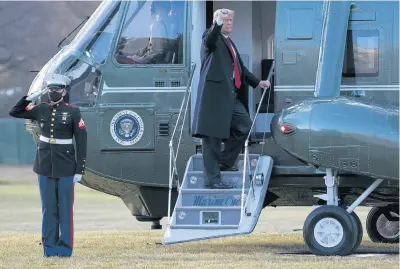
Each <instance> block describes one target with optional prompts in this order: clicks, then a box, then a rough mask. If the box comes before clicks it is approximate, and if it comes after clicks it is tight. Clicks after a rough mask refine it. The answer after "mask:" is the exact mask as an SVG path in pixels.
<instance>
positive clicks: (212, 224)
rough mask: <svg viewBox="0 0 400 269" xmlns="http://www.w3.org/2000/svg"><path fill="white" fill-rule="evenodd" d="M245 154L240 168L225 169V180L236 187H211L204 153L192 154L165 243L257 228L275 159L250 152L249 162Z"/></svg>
mask: <svg viewBox="0 0 400 269" xmlns="http://www.w3.org/2000/svg"><path fill="white" fill-rule="evenodd" d="M244 156H245V155H244V154H241V155H239V158H238V160H237V161H236V163H235V166H236V167H237V168H238V170H239V171H221V177H222V181H223V182H225V183H227V184H229V185H231V186H232V187H233V188H232V189H210V188H208V187H207V185H208V180H206V179H205V177H204V173H203V157H202V155H201V154H196V155H193V156H191V157H190V159H189V161H188V163H187V166H186V171H185V175H184V178H183V181H182V185H181V186H180V189H179V195H178V199H177V202H176V205H175V208H174V211H173V214H172V216H171V218H170V220H169V223H168V227H167V229H166V232H165V235H164V242H163V244H165V245H168V244H174V243H181V242H188V241H196V240H201V239H210V238H218V237H225V236H233V235H241V234H248V233H251V232H252V231H253V230H254V228H255V226H256V224H257V221H258V218H259V216H260V213H261V209H262V208H263V203H264V199H265V196H266V193H267V189H268V184H269V180H270V176H271V171H272V166H273V160H272V158H271V157H269V156H260V155H258V154H249V155H248V159H247V160H246V162H245V160H244ZM244 165H246V167H247V168H246V169H245V170H246V171H245V174H246V176H245V177H243V175H244V173H243V172H244V171H243V170H244ZM243 181H244V182H245V184H244V188H242V186H243ZM242 194H244V195H242ZM242 197H244V199H243V201H242Z"/></svg>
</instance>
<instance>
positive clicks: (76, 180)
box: [74, 174, 82, 183]
mask: <svg viewBox="0 0 400 269" xmlns="http://www.w3.org/2000/svg"><path fill="white" fill-rule="evenodd" d="M81 179H82V175H80V174H75V175H74V183H76V182H79V181H81Z"/></svg>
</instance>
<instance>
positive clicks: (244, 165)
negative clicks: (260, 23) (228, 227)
mask: <svg viewBox="0 0 400 269" xmlns="http://www.w3.org/2000/svg"><path fill="white" fill-rule="evenodd" d="M274 69H275V60H274V61H273V62H272V66H271V69H270V70H269V73H268V77H267V80H268V81H271V77H272V75H273V74H274ZM270 87H271V85H270V86H269V87H266V88H264V92H263V94H262V96H261V100H260V103H259V105H258V108H257V112H256V114H255V115H254V119H253V122H252V124H251V128H250V131H249V133H248V135H247V138H246V142H245V148H244V159H243V178H242V196H241V205H240V221H239V226H240V225H241V224H242V220H243V212H244V188H245V182H246V168H247V162H248V161H249V139H250V136H251V131H252V130H253V127H254V123H255V122H256V119H257V115H258V113H259V111H260V108H261V105H262V102H263V100H264V96H265V93H266V92H267V89H268V88H270ZM270 96H271V91H270V90H269V91H268V103H267V111H268V109H269V102H270ZM264 140H265V131H264V135H263V143H264V144H265V141H264ZM257 164H258V163H257ZM248 165H249V166H250V161H249V164H248ZM249 169H250V168H249ZM253 176H254V175H253Z"/></svg>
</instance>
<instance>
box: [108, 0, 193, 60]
mask: <svg viewBox="0 0 400 269" xmlns="http://www.w3.org/2000/svg"><path fill="white" fill-rule="evenodd" d="M141 3H143V2H140V1H139V2H130V4H129V5H130V6H129V10H128V13H127V15H126V18H125V21H124V24H123V28H122V32H121V36H120V38H119V40H118V45H117V48H116V52H115V57H116V61H117V62H118V63H120V64H132V65H134V64H156V65H157V64H162V65H164V64H183V44H184V43H183V37H184V30H185V1H146V2H145V3H143V4H141Z"/></svg>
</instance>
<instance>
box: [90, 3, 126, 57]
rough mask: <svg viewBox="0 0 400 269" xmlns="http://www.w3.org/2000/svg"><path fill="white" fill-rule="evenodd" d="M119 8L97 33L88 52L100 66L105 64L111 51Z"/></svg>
mask: <svg viewBox="0 0 400 269" xmlns="http://www.w3.org/2000/svg"><path fill="white" fill-rule="evenodd" d="M119 7H120V5H118V6H117V7H116V8H115V10H114V12H113V13H112V14H111V16H110V17H109V18H108V20H107V21H106V22H105V23H104V25H103V26H102V27H101V28H100V29H99V31H98V32H97V33H96V36H95V37H94V38H93V40H92V42H91V43H90V44H89V45H88V48H87V51H88V52H89V53H90V55H91V57H93V58H94V60H95V62H96V63H98V64H104V62H105V60H106V59H107V56H108V53H109V51H110V46H111V41H112V38H113V35H114V33H115V27H116V25H117V23H118V21H117V17H118V15H117V14H118V11H119Z"/></svg>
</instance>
